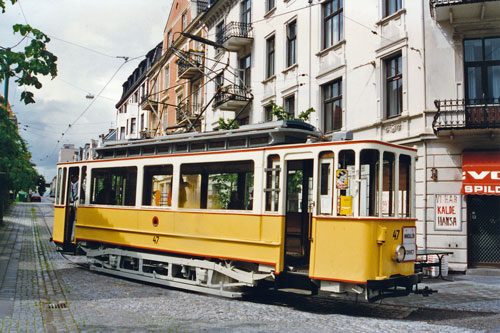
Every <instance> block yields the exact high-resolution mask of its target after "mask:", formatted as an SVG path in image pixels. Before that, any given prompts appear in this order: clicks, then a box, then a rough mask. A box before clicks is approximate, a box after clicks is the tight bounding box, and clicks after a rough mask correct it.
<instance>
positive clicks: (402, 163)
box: [398, 155, 411, 217]
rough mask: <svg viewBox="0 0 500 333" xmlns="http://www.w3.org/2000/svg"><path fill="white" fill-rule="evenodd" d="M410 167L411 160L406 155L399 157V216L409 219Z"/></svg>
mask: <svg viewBox="0 0 500 333" xmlns="http://www.w3.org/2000/svg"><path fill="white" fill-rule="evenodd" d="M410 167H411V158H410V156H408V155H400V156H399V191H398V193H399V194H398V196H399V207H400V208H399V214H400V216H401V217H410V198H411V197H410V184H411V183H410V170H411V169H410Z"/></svg>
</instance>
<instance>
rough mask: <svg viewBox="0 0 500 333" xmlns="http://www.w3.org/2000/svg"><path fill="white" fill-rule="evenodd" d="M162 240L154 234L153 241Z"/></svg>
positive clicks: (156, 242)
mask: <svg viewBox="0 0 500 333" xmlns="http://www.w3.org/2000/svg"><path fill="white" fill-rule="evenodd" d="M159 241H160V236H153V243H155V244H158V242H159Z"/></svg>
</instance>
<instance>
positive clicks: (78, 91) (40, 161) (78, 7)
mask: <svg viewBox="0 0 500 333" xmlns="http://www.w3.org/2000/svg"><path fill="white" fill-rule="evenodd" d="M7 2H8V3H9V4H8V5H7V9H6V13H5V14H0V46H2V47H9V46H13V45H15V44H17V42H19V40H20V39H21V38H20V37H19V36H16V35H13V33H12V25H13V24H15V23H23V24H25V23H26V22H28V24H30V25H31V26H32V27H35V28H37V29H39V30H41V31H43V32H44V33H46V34H47V35H48V36H49V37H51V39H52V40H51V42H50V43H49V47H48V49H49V51H51V52H52V53H54V54H55V55H56V56H57V57H58V61H57V66H58V76H57V78H55V79H54V80H50V79H42V83H43V87H42V89H40V90H36V89H32V88H30V89H29V90H31V91H33V92H34V93H35V101H36V103H35V104H30V105H27V106H25V105H24V104H23V103H21V102H20V101H19V97H20V94H21V92H22V90H23V89H24V88H18V87H16V84H15V83H14V82H13V80H11V83H10V89H9V102H10V104H11V105H12V109H13V111H14V113H15V114H16V116H17V117H18V120H19V123H20V126H19V131H20V134H21V136H22V137H23V138H24V139H25V140H26V141H27V142H28V145H29V149H30V152H31V153H32V156H33V157H32V161H33V163H35V164H36V165H37V169H38V171H39V173H41V174H42V175H44V176H45V178H46V180H47V181H49V182H50V181H51V180H52V177H54V176H55V173H56V163H57V156H58V152H59V148H60V147H61V146H62V144H65V143H72V144H75V146H76V147H80V146H83V145H84V144H85V143H86V142H90V139H97V138H98V136H99V134H102V133H107V132H108V130H109V129H110V128H112V127H114V125H115V118H116V110H115V104H116V103H117V102H118V100H119V98H120V96H121V93H122V84H123V82H124V81H125V80H126V79H127V77H128V76H129V75H130V74H131V73H132V72H133V70H134V69H135V68H136V67H137V65H138V64H139V62H140V61H141V60H142V59H144V58H143V57H141V58H139V59H137V60H134V61H130V62H128V63H126V64H125V65H123V67H121V69H120V70H119V71H118V73H117V74H116V76H115V78H114V79H113V80H112V81H111V82H110V83H109V85H108V86H107V88H106V89H105V90H104V91H103V92H102V95H101V97H100V98H97V99H95V100H94V101H93V102H92V100H91V99H87V98H86V95H87V94H88V93H90V94H93V95H95V96H97V94H98V93H99V91H101V90H102V89H103V88H104V86H105V85H106V83H108V81H110V79H111V77H112V76H113V74H114V73H115V72H116V71H117V69H118V68H119V67H120V65H122V64H123V63H124V60H123V59H122V58H116V57H117V56H126V57H130V58H133V57H138V56H143V55H145V54H146V53H147V52H148V51H149V50H150V49H152V48H153V47H154V46H156V45H157V44H158V43H159V42H160V41H162V40H163V28H164V26H165V23H166V21H167V18H168V14H169V12H170V7H171V3H172V0H135V1H134V0H105V1H103V0H44V1H40V0H20V1H19V3H18V4H16V5H14V6H11V5H10V2H9V1H7ZM23 13H24V15H23ZM25 45H26V42H23V43H21V44H20V45H19V47H17V48H16V49H15V50H17V51H20V50H22V49H23V48H24V46H25ZM0 87H1V91H0V93H2V94H3V91H4V85H3V83H1V84H0ZM90 103H93V104H92V105H91V106H90V108H89V109H88V111H86V112H85V114H84V115H83V116H82V117H81V118H80V119H79V120H78V122H77V123H76V124H75V125H74V126H72V127H71V129H70V130H69V131H68V132H67V134H65V135H64V136H63V137H62V139H61V134H62V133H63V132H64V131H66V129H67V128H68V124H71V123H73V122H74V121H75V120H76V119H77V118H78V117H79V115H80V114H82V112H84V110H85V109H86V108H87V107H89V105H90ZM60 139H61V141H60V143H59V144H57V141H58V140H60Z"/></svg>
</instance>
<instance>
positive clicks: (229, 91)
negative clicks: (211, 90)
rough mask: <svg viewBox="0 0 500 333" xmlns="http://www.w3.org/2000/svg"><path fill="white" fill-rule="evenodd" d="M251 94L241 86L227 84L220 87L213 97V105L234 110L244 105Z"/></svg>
mask: <svg viewBox="0 0 500 333" xmlns="http://www.w3.org/2000/svg"><path fill="white" fill-rule="evenodd" d="M251 98H252V95H251V94H250V93H249V92H248V91H247V90H246V89H245V88H243V87H240V86H235V85H229V86H225V87H222V89H221V91H220V93H219V94H217V96H216V97H215V99H214V107H216V108H217V107H220V108H221V109H227V110H236V109H238V108H240V107H241V106H244V105H245V104H246V103H247V102H248V100H250V99H251Z"/></svg>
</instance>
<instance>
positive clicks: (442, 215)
mask: <svg viewBox="0 0 500 333" xmlns="http://www.w3.org/2000/svg"><path fill="white" fill-rule="evenodd" d="M434 199H435V200H434V203H435V204H434V207H435V208H434V229H435V230H451V231H459V230H462V196H461V195H460V194H435V195H434Z"/></svg>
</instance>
